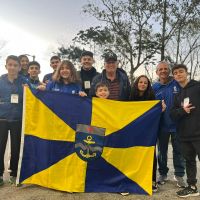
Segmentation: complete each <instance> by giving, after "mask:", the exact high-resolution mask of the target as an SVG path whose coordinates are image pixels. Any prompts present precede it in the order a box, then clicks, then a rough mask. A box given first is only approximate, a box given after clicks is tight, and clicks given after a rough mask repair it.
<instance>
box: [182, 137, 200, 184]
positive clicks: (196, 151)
mask: <svg viewBox="0 0 200 200" xmlns="http://www.w3.org/2000/svg"><path fill="white" fill-rule="evenodd" d="M181 151H182V154H183V156H184V158H185V160H186V174H187V183H188V185H196V183H197V179H196V175H197V164H196V157H197V156H198V158H199V160H200V140H196V141H188V142H181Z"/></svg>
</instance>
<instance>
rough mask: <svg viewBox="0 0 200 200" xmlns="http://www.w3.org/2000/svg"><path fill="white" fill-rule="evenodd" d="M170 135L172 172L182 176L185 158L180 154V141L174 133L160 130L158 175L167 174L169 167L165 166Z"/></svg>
mask: <svg viewBox="0 0 200 200" xmlns="http://www.w3.org/2000/svg"><path fill="white" fill-rule="evenodd" d="M170 136H171V143H172V148H173V164H174V170H175V172H174V174H175V175H176V176H180V177H183V176H184V174H185V160H184V158H183V156H182V154H181V149H180V142H179V140H178V137H177V135H176V133H165V132H160V133H159V134H158V165H159V167H158V171H159V173H160V175H167V173H168V171H169V168H168V167H167V159H168V156H167V155H168V144H169V138H170Z"/></svg>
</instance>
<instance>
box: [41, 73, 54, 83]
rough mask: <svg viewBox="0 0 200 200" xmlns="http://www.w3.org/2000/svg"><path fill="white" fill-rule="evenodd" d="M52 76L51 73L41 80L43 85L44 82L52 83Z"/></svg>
mask: <svg viewBox="0 0 200 200" xmlns="http://www.w3.org/2000/svg"><path fill="white" fill-rule="evenodd" d="M52 76H53V73H49V74H46V75H45V76H44V78H43V83H46V81H52Z"/></svg>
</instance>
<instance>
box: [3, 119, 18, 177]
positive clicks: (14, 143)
mask: <svg viewBox="0 0 200 200" xmlns="http://www.w3.org/2000/svg"><path fill="white" fill-rule="evenodd" d="M9 130H10V139H11V158H10V169H11V173H10V175H11V176H14V177H16V176H17V167H18V160H19V151H20V142H21V121H12V122H8V121H6V120H0V176H2V175H3V173H4V154H5V149H6V144H7V139H8V131H9Z"/></svg>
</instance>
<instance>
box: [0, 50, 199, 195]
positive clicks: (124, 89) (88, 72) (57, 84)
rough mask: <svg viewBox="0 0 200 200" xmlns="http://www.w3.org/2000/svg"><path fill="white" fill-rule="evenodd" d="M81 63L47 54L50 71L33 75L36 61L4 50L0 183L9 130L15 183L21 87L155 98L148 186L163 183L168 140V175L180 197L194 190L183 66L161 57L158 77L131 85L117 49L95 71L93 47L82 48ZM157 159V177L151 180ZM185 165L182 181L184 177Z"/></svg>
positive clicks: (192, 91)
mask: <svg viewBox="0 0 200 200" xmlns="http://www.w3.org/2000/svg"><path fill="white" fill-rule="evenodd" d="M80 63H81V69H80V71H77V70H76V69H75V67H74V65H73V63H72V62H70V61H69V60H62V61H61V59H60V58H59V57H58V56H52V57H51V59H50V66H51V67H52V69H53V72H52V73H49V74H46V75H45V76H44V78H43V81H40V80H39V74H40V64H39V63H38V62H36V61H32V62H29V60H28V57H27V56H26V55H21V56H19V57H17V56H13V55H10V56H8V57H7V59H6V65H5V67H6V69H7V74H4V75H2V76H1V77H0V185H3V184H4V180H3V173H4V154H5V149H6V143H7V138H8V132H10V138H11V159H10V166H9V168H10V171H11V172H10V179H9V182H10V183H12V184H13V183H15V181H16V176H17V167H18V160H19V150H20V140H21V126H22V106H23V87H24V86H28V87H30V88H32V89H39V90H48V91H57V92H64V93H68V94H74V95H79V96H81V97H85V96H89V97H94V96H96V97H99V98H104V99H112V100H118V101H148V100H155V99H158V100H161V104H162V114H161V119H160V125H159V132H158V138H157V147H158V155H156V151H155V156H154V166H153V177H152V181H153V191H157V189H158V184H160V185H163V184H165V183H166V181H167V179H168V177H167V173H168V170H169V168H168V167H167V155H168V144H169V140H170V139H171V144H172V147H173V164H174V179H175V181H176V182H177V186H178V187H180V188H182V189H181V190H180V191H178V192H177V195H178V196H180V197H187V196H198V195H199V192H198V190H197V186H196V183H197V179H196V174H197V166H196V157H197V155H198V157H199V159H200V123H198V120H199V117H200V101H199V99H200V83H199V82H197V81H195V80H188V78H187V75H188V72H187V67H186V66H185V65H183V64H176V65H174V66H173V68H172V75H173V77H171V76H170V65H169V64H168V63H167V62H165V61H161V62H160V63H158V65H157V68H156V74H157V76H158V81H157V82H155V83H154V84H153V85H151V82H150V80H149V79H148V77H147V76H145V75H141V76H139V77H138V78H137V79H136V80H135V82H134V84H133V85H132V86H131V85H130V82H129V78H128V76H127V74H126V72H125V71H124V70H123V69H121V68H119V67H118V59H117V55H116V54H115V53H113V52H109V53H107V54H105V55H104V69H103V71H102V72H101V73H98V72H97V70H96V69H95V67H93V64H94V58H93V53H92V52H90V51H84V52H83V53H82V55H81V58H80ZM157 159H158V172H159V177H158V179H157V180H156V172H157ZM185 167H186V174H187V183H188V185H187V186H186V183H185V181H184V178H183V177H184V175H185Z"/></svg>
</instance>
